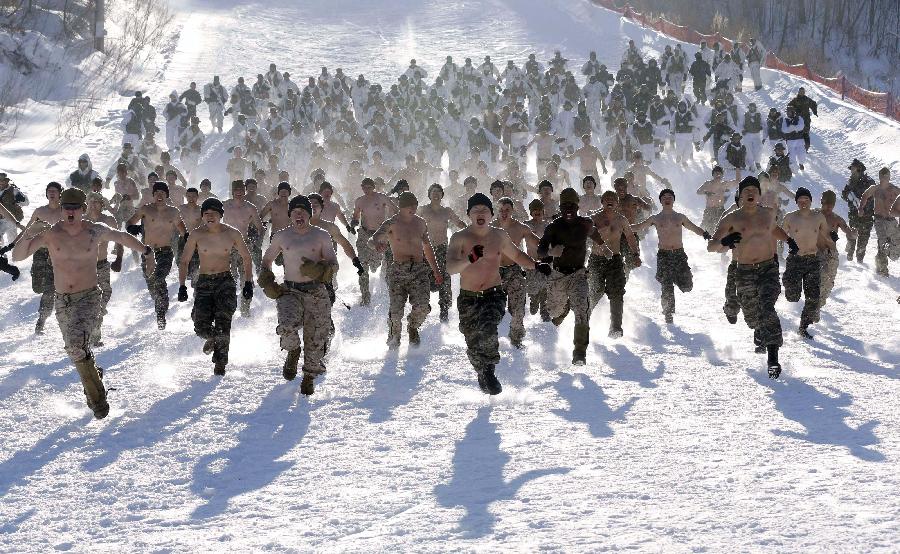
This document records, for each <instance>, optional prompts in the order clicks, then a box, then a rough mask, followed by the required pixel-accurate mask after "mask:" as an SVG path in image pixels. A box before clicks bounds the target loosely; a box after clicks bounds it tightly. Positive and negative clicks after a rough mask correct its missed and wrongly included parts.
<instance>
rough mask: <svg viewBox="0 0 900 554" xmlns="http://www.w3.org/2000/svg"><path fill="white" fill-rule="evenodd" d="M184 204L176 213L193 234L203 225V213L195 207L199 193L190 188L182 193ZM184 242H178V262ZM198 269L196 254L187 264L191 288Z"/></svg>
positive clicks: (198, 263) (197, 206)
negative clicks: (179, 213)
mask: <svg viewBox="0 0 900 554" xmlns="http://www.w3.org/2000/svg"><path fill="white" fill-rule="evenodd" d="M184 199H185V203H184V204H182V205H181V206H178V211H179V212H181V221H183V222H184V228H185V229H187V231H188V233H193V232H194V229H196V228H197V227H199V226H200V225H202V224H203V213H202V210H201V209H200V206H199V205H197V202H198V201H199V200H200V191H198V190H197V189H195V188H194V187H190V188H188V189H187V191H186V192H185V193H184ZM185 243H186V241H185V240H179V241H178V260H179V261H180V260H181V256H182V254H184V247H185ZM199 267H200V257H199V256H198V254H197V253H196V252H194V255H193V256H192V257H191V261H190V263H189V264H188V280H190V282H191V287H193V286H194V281H196V278H197V269H198V268H199Z"/></svg>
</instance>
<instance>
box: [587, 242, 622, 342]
mask: <svg viewBox="0 0 900 554" xmlns="http://www.w3.org/2000/svg"><path fill="white" fill-rule="evenodd" d="M588 276H589V277H588V289H589V291H590V296H589V298H590V310H591V311H593V310H594V307H595V306H596V305H597V303H598V302H600V299H601V298H602V297H603V295H604V294H605V295H606V297H607V298H608V299H609V328H610V329H611V330H614V331H621V330H622V311H623V310H624V307H625V281H626V280H625V262H624V261H623V260H622V256H621V255H620V254H616V255H615V256H613V257H612V258H606V257H604V256H600V255H598V254H591V256H590V258H588Z"/></svg>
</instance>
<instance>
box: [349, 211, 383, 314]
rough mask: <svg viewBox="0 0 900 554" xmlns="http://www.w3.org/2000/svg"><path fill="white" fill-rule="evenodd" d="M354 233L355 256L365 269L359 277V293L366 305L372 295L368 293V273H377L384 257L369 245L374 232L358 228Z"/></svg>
mask: <svg viewBox="0 0 900 554" xmlns="http://www.w3.org/2000/svg"><path fill="white" fill-rule="evenodd" d="M356 233H357V234H356V256H357V257H358V258H359V261H360V262H362V266H363V267H364V268H365V271H363V272H362V275H360V276H359V292H360V293H361V294H362V302H363V304H368V303H369V302H371V300H372V294H371V292H370V291H369V272H371V271H377V270H378V268H379V267H381V262H382V261H383V260H384V256H383V255H382V254H379V253H378V252H377V251H376V250H375V249H374V248H372V247H371V246H370V245H369V239H371V238H372V236H373V235H374V234H375V231H370V230H368V229H366V228H365V227H359V228H358V229H357V231H356Z"/></svg>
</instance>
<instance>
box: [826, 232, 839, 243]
mask: <svg viewBox="0 0 900 554" xmlns="http://www.w3.org/2000/svg"><path fill="white" fill-rule="evenodd" d="M828 236H829V237H831V240H833V241H834V242H837V240H838V234H837V231H832V232H830V233H828Z"/></svg>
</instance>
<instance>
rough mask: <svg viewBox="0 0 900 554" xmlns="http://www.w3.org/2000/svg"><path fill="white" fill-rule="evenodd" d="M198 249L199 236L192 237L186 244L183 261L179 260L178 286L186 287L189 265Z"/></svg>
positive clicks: (182, 252)
mask: <svg viewBox="0 0 900 554" xmlns="http://www.w3.org/2000/svg"><path fill="white" fill-rule="evenodd" d="M196 249H197V236H196V235H194V236H190V237H188V239H187V242H186V243H185V244H184V249H183V250H182V251H181V259H180V260H178V284H179V285H182V286H184V282H185V280H186V279H187V274H188V265H189V264H190V262H191V258H193V257H194V250H196Z"/></svg>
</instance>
